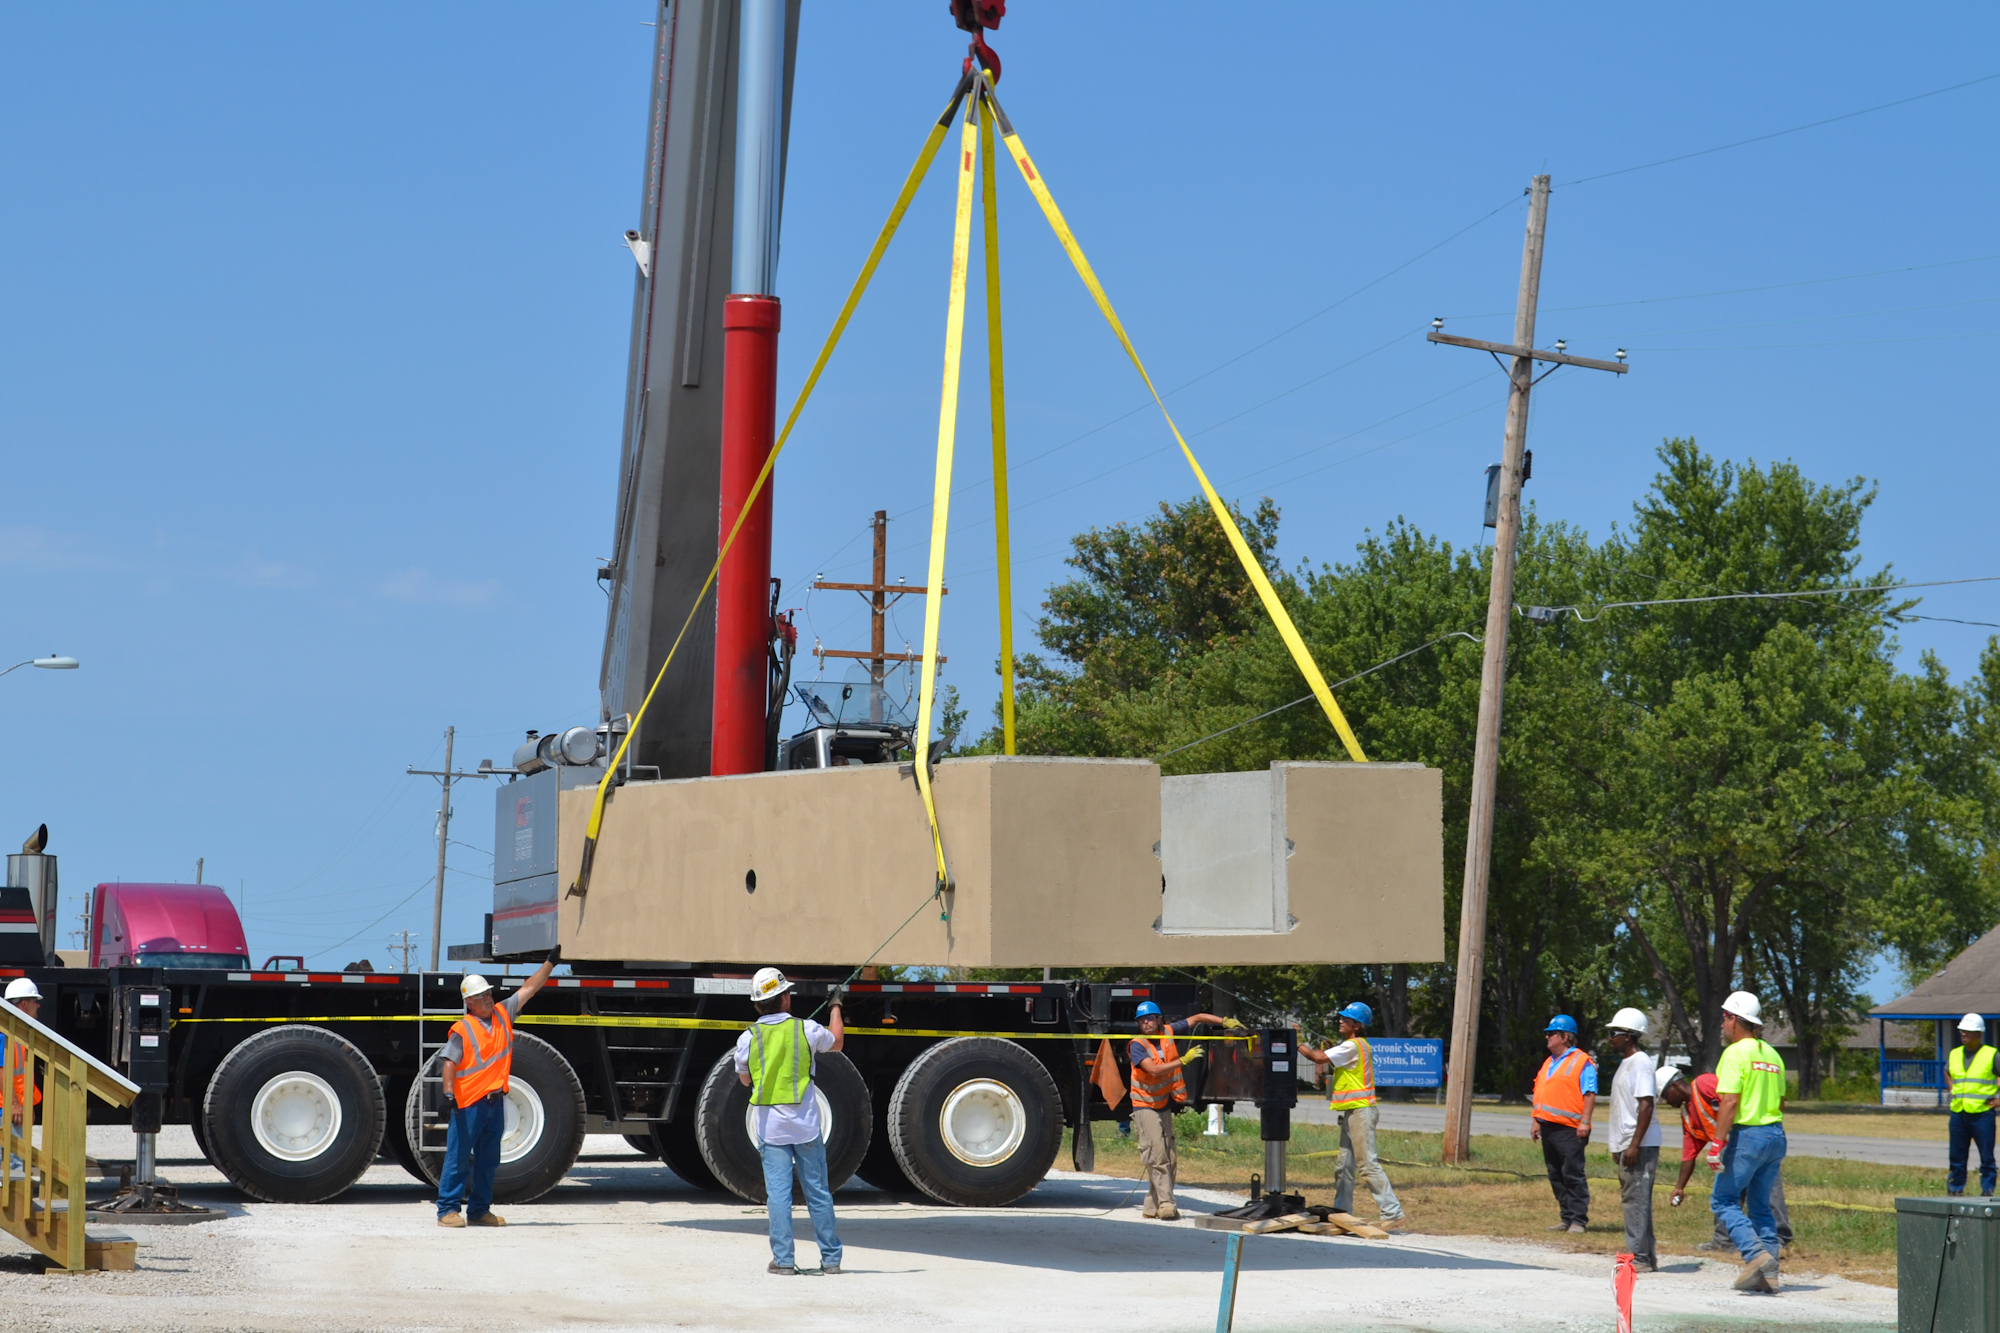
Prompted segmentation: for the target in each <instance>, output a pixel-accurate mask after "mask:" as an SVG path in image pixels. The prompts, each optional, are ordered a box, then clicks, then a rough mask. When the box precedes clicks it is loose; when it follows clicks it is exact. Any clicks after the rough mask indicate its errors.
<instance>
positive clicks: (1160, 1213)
mask: <svg viewBox="0 0 2000 1333" xmlns="http://www.w3.org/2000/svg"><path fill="white" fill-rule="evenodd" d="M1138 1019H1139V1035H1138V1036H1137V1037H1134V1038H1133V1039H1132V1041H1131V1042H1130V1044H1129V1045H1128V1046H1127V1047H1126V1051H1125V1054H1126V1059H1127V1060H1128V1061H1129V1062H1130V1064H1131V1066H1132V1126H1133V1128H1135V1129H1137V1130H1138V1131H1139V1164H1140V1165H1141V1166H1143V1167H1144V1168H1145V1169H1146V1204H1145V1207H1144V1208H1143V1209H1142V1210H1141V1211H1142V1212H1143V1214H1144V1215H1145V1216H1147V1217H1157V1218H1159V1219H1160V1220H1161V1221H1162V1222H1172V1221H1175V1220H1177V1219H1178V1218H1179V1217H1180V1215H1181V1213H1180V1209H1179V1208H1178V1207H1177V1206H1176V1205H1175V1203H1174V1176H1175V1174H1176V1172H1177V1170H1178V1168H1179V1163H1180V1154H1179V1151H1178V1149H1177V1147H1176V1145H1175V1143H1174V1111H1175V1110H1176V1109H1177V1107H1178V1106H1179V1105H1180V1104H1181V1103H1184V1102H1186V1101H1187V1082H1186V1080H1185V1079H1183V1078H1182V1077H1181V1070H1182V1069H1183V1068H1184V1067H1185V1066H1186V1065H1187V1063H1188V1062H1189V1061H1191V1060H1199V1059H1200V1058H1201V1055H1202V1050H1201V1047H1199V1046H1190V1047H1188V1048H1187V1049H1186V1050H1185V1051H1183V1050H1181V1049H1180V1048H1179V1047H1177V1046H1176V1045H1175V1044H1174V1037H1175V1036H1176V1035H1179V1036H1183V1037H1184V1036H1186V1035H1188V1034H1189V1033H1190V1032H1193V1031H1194V1025H1195V1024H1196V1023H1218V1024H1220V1025H1222V1026H1223V1027H1226V1028H1240V1027H1242V1026H1243V1025H1242V1024H1241V1023H1239V1022H1237V1021H1236V1020H1235V1019H1233V1018H1219V1017H1217V1016H1216V1015H1214V1014H1190V1015H1188V1016H1187V1017H1186V1018H1184V1019H1181V1020H1180V1021H1179V1022H1175V1023H1169V1022H1167V1020H1166V1015H1164V1014H1162V1013H1161V1012H1160V1006H1159V1005H1157V1004H1154V1003H1153V1002H1152V1001H1151V1000H1143V1001H1141V1002H1140V1004H1139V1011H1138Z"/></svg>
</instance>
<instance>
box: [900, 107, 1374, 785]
mask: <svg viewBox="0 0 2000 1333" xmlns="http://www.w3.org/2000/svg"><path fill="white" fill-rule="evenodd" d="M980 100H981V101H982V103H985V104H990V105H991V106H992V108H993V114H994V115H995V116H996V117H998V119H999V122H1000V134H1001V137H1002V138H1004V139H1005V140H1006V143H1007V151H1008V152H1009V153H1012V154H1013V156H1014V165H1015V166H1017V167H1019V168H1020V169H1021V179H1023V180H1025V181H1026V182H1027V183H1028V189H1029V190H1030V191H1031V192H1033V194H1034V196H1035V201H1036V202H1037V203H1039V204H1040V205H1041V206H1042V213H1043V215H1044V216H1045V217H1047V218H1048V220H1049V225H1050V226H1051V227H1053V228H1054V229H1055V233H1056V239H1057V240H1059V241H1061V242H1062V247H1063V249H1064V250H1066V251H1068V252H1069V258H1070V263H1072V264H1073V265H1075V266H1076V272H1077V276H1078V277H1080V278H1082V279H1083V285H1084V286H1085V287H1088V288H1089V289H1090V294H1091V296H1092V297H1093V298H1095V299H1096V301H1097V308H1098V309H1099V310H1101V311H1103V312H1104V318H1105V321H1106V322H1107V323H1109V324H1110V325H1111V331H1112V332H1113V333H1115V334H1117V335H1118V341H1119V343H1120V344H1121V345H1122V346H1123V347H1124V348H1125V355H1126V356H1128V357H1130V358H1131V360H1132V367H1133V369H1135V370H1137V371H1138V372H1139V378H1140V379H1142V380H1144V381H1145V382H1146V391H1147V392H1148V393H1150V394H1152V395H1153V402H1154V404H1155V405H1156V406H1157V407H1158V408H1159V409H1160V415H1161V416H1162V417H1164V418H1166V422H1167V429H1168V430H1171V431H1172V432H1173V433H1174V442H1175V443H1176V444H1178V445H1180V447H1181V454H1182V455H1183V456H1184V457H1185V458H1186V459H1187V464H1188V466H1189V467H1190V468H1192V469H1194V477H1195V480H1196V481H1198V482H1200V483H1201V490H1202V494H1203V495H1205V496H1207V497H1208V507H1209V508H1210V509H1212V510H1214V511H1215V517H1216V519H1217V521H1219V522H1220V523H1221V524H1222V530H1223V532H1224V533H1226V534H1227V535H1228V537H1229V544H1230V546H1232V547H1234V548H1235V550H1236V558H1237V559H1238V560H1239V561H1241V562H1242V564H1243V571H1244V573H1246V574H1248V575H1249V576H1250V582H1251V584H1252V586H1254V587H1255V588H1256V589H1257V596H1258V598H1259V599H1261V600H1262V601H1263V603H1264V610H1265V612H1266V613H1267V614H1268V615H1269V616H1270V617H1271V622H1272V623H1273V624H1275V625H1276V626H1277V627H1278V634H1279V636H1280V637H1281V638H1283V639H1284V641H1285V647H1286V648H1288V649H1290V650H1291V654H1292V660H1293V661H1294V662H1296V663H1298V667H1299V671H1300V673H1301V674H1302V675H1304V676H1305V678H1306V683H1307V684H1308V685H1309V686H1311V687H1312V692H1313V696H1314V697H1315V698H1317V699H1318V700H1319V705H1320V707H1321V708H1323V709H1325V710H1326V716H1327V720H1328V721H1329V722H1331V723H1333V729H1334V731H1335V732H1337V733H1338V734H1339V736H1340V743H1341V744H1342V745H1344V746H1346V747H1347V756H1348V758H1350V759H1352V760H1354V762H1355V763H1357V764H1361V763H1366V762H1368V756H1367V755H1365V754H1363V753H1362V752H1361V742H1360V741H1358V740H1356V739H1355V737H1354V729H1353V728H1352V727H1350V726H1348V725H1347V717H1346V715H1345V714H1343V713H1342V712H1341V711H1340V705H1339V704H1338V703H1335V702H1334V698H1333V691H1332V690H1330V689H1328V688H1327V684H1326V677H1324V676H1322V675H1321V674H1320V670H1319V666H1318V664H1317V663H1315V662H1314V661H1313V659H1312V653H1311V652H1310V651H1309V650H1308V649H1307V648H1306V642H1305V640H1304V639H1303V638H1301V637H1300V636H1299V631H1298V627H1297V626H1296V625H1294V624H1293V623H1292V617H1291V615H1290V614H1289V613H1287V612H1286V610H1285V605H1284V603H1283V602H1281V601H1279V600H1278V591H1277V589H1275V588H1273V587H1272V586H1271V580H1270V579H1269V578H1268V577H1267V576H1266V575H1265V573H1264V567H1263V565H1261V564H1260V563H1258V561H1257V557H1256V556H1255V555H1253V554H1252V553H1251V551H1250V544H1249V543H1248V542H1246V541H1244V540H1243V533H1242V530H1241V529H1239V528H1238V527H1237V526H1236V520H1235V519H1234V518H1232V517H1231V516H1230V513H1229V506H1228V505H1226V504H1224V503H1223V502H1222V497H1221V496H1220V495H1217V494H1216V493H1215V487H1214V486H1212V485H1210V484H1209V480H1208V474H1207V473H1205V472H1203V471H1202V469H1201V464H1200V463H1198V462H1196V461H1195V456H1194V450H1192V449H1190V448H1188V443H1187V441H1186V440H1185V439H1183V438H1181V430H1180V427H1179V426H1176V425H1175V424H1174V418H1173V414H1172V413H1170V412H1168V411H1167V405H1166V403H1164V402H1162V401H1161V399H1160V391H1159V390H1158V389H1157V388H1155V387H1153V377H1152V376H1151V375H1149V374H1147V373H1146V366H1145V363H1144V362H1142V361H1141V360H1140V359H1139V352H1138V349H1137V348H1135V347H1133V346H1132V340H1131V339H1130V338H1129V337H1127V336H1126V335H1125V326H1124V325H1123V324H1121V323H1119V321H1118V312H1117V311H1115V310H1113V309H1112V308H1111V299H1110V298H1109V297H1107V296H1106V295H1105V294H1104V288H1103V287H1102V286H1101V285H1100V284H1099V283H1098V281H1097V274H1096V273H1094V272H1092V271H1091V267H1090V261H1089V260H1088V259H1085V258H1084V257H1083V249H1082V247H1080V246H1079V245H1078V244H1077V243H1076V237H1075V236H1074V235H1073V234H1071V232H1070V229H1069V224H1068V223H1067V222H1065V221H1063V215H1062V210H1061V209H1059V208H1057V207H1056V201H1055V199H1054V198H1053V197H1052V196H1051V195H1050V194H1049V188H1048V186H1047V185H1046V184H1044V183H1043V181H1042V177H1041V173H1040V172H1038V171H1036V170H1035V165H1034V163H1033V162H1031V161H1030V160H1029V158H1028V150H1027V149H1026V148H1023V147H1022V146H1021V136H1020V135H1019V134H1017V133H1015V131H1014V126H1013V124H1012V123H1011V122H1010V121H1009V120H1008V119H1007V113H1006V112H1005V111H1003V110H1001V109H1000V100H999V99H998V98H997V97H995V96H994V95H993V91H992V89H991V88H988V89H986V90H984V93H983V95H982V97H981V99H980ZM1003 569H1004V566H1003ZM933 600H935V599H933Z"/></svg>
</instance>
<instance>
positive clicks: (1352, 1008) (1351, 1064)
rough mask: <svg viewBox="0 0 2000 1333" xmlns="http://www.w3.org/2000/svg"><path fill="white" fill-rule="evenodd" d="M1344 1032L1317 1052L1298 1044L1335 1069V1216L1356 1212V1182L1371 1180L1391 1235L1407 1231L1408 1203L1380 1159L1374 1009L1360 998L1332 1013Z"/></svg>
mask: <svg viewBox="0 0 2000 1333" xmlns="http://www.w3.org/2000/svg"><path fill="white" fill-rule="evenodd" d="M1333 1021H1334V1024H1335V1026H1337V1027H1338V1028H1339V1029H1340V1044H1339V1045H1337V1046H1331V1047H1328V1048H1327V1049H1326V1050H1315V1049H1314V1048H1313V1047H1311V1046H1308V1045H1306V1044H1305V1043H1304V1042H1300V1043H1299V1054H1300V1055H1303V1056H1304V1057H1306V1059H1308V1060H1311V1061H1312V1062H1313V1063H1314V1064H1316V1065H1318V1066H1319V1068H1320V1072H1321V1073H1322V1074H1325V1073H1326V1072H1327V1071H1328V1070H1331V1071H1332V1077H1331V1079H1330V1080H1329V1082H1328V1084H1327V1094H1326V1105H1327V1109H1328V1110H1330V1111H1332V1112H1333V1113H1334V1114H1335V1115H1337V1116H1339V1117H1340V1167H1339V1169H1338V1171H1337V1172H1336V1173H1335V1175H1334V1178H1333V1179H1334V1186H1333V1207H1334V1210H1335V1211H1336V1212H1342V1213H1347V1212H1352V1211H1353V1210H1354V1180H1355V1177H1356V1176H1357V1175H1359V1176H1360V1178H1361V1179H1363V1180H1365V1181H1367V1182H1368V1192H1369V1193H1370V1194H1372V1195H1374V1196H1375V1207H1376V1209H1377V1210H1378V1211H1379V1212H1380V1213H1381V1214H1382V1226H1383V1228H1384V1229H1385V1230H1388V1231H1401V1230H1402V1229H1403V1225H1404V1220H1403V1205H1402V1202H1401V1201H1400V1200H1398V1199H1397V1198H1396V1191H1395V1190H1394V1189H1392V1188H1391V1187H1390V1185H1389V1173H1388V1172H1386V1171H1384V1170H1383V1169H1382V1163H1381V1161H1380V1159H1378V1158H1377V1157H1376V1156H1375V1124H1376V1118H1377V1116H1378V1115H1379V1114H1380V1113H1379V1112H1378V1111H1376V1109H1375V1049H1374V1048H1373V1047H1372V1046H1370V1045H1369V1044H1368V1028H1369V1025H1370V1024H1372V1023H1373V1022H1374V1021H1375V1011H1374V1010H1373V1009H1370V1008H1369V1007H1368V1006H1367V1005H1365V1004H1363V1003H1362V1002H1361V1001H1359V1000H1356V1001H1355V1002H1354V1003H1353V1004H1350V1005H1348V1006H1347V1007H1346V1008H1345V1009H1342V1010H1341V1011H1340V1012H1339V1013H1337V1014H1335V1015H1333Z"/></svg>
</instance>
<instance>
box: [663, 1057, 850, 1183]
mask: <svg viewBox="0 0 2000 1333" xmlns="http://www.w3.org/2000/svg"><path fill="white" fill-rule="evenodd" d="M813 1087H814V1089H815V1090H816V1092H817V1093H818V1094H819V1096H820V1098H821V1100H820V1106H819V1110H820V1132H821V1133H822V1134H824V1135H825V1136H826V1183H827V1188H828V1189H830V1190H837V1189H839V1188H840V1187H841V1186H842V1185H845V1184H846V1183H847V1182H848V1180H850V1179H851V1178H852V1177H853V1175H854V1170H855V1168H856V1167H858V1166H860V1165H861V1159H862V1158H863V1157H865V1156H867V1155H868V1138H869V1132H870V1131H871V1130H872V1129H873V1127H874V1125H873V1121H874V1116H873V1115H872V1114H871V1113H870V1111H869V1107H868V1085H867V1083H865V1082H863V1081H862V1078H861V1071H860V1070H858V1069H856V1068H855V1067H854V1064H853V1062H852V1061H850V1060H849V1059H848V1058H847V1057H846V1056H844V1055H842V1054H840V1053H839V1052H838V1051H828V1052H826V1053H824V1054H822V1055H818V1056H815V1057H814V1062H813ZM695 1134H696V1139H697V1141H698V1142H699V1143H700V1145H701V1157H702V1161H704V1162H705V1163H707V1164H708V1169H709V1170H710V1171H711V1172H713V1173H714V1175H715V1179H716V1182H717V1183H718V1184H720V1185H721V1186H722V1188H724V1189H726V1190H728V1191H729V1192H730V1193H731V1194H734V1195H735V1196H736V1197H737V1198H739V1199H744V1200H747V1201H748V1202H750V1203H762V1202H764V1159H763V1158H762V1157H760V1156H759V1155H758V1152H757V1145H756V1143H755V1142H753V1141H752V1139H751V1137H750V1089H748V1088H746V1087H744V1086H743V1084H742V1082H741V1081H739V1080H738V1079H737V1077H736V1056H735V1053H734V1052H724V1054H723V1056H722V1058H721V1059H720V1060H717V1061H716V1062H715V1067H714V1068H712V1069H710V1070H709V1071H708V1077H707V1078H706V1079H705V1080H703V1082H702V1085H701V1100H700V1101H699V1102H697V1103H696V1105H695ZM794 1197H795V1198H799V1199H803V1198H804V1195H803V1194H799V1193H797V1191H796V1186H795V1188H794Z"/></svg>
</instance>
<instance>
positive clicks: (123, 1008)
mask: <svg viewBox="0 0 2000 1333" xmlns="http://www.w3.org/2000/svg"><path fill="white" fill-rule="evenodd" d="M141 975H144V974H141ZM112 976H113V977H114V979H116V978H117V976H118V974H117V973H116V972H113V973H112ZM113 994H114V995H115V996H116V997H117V1007H116V1008H115V1009H114V1010H113V1015H114V1017H115V1019H116V1021H117V1029H116V1031H115V1033H114V1034H113V1049H114V1050H115V1051H116V1052H117V1056H118V1059H119V1061H120V1062H121V1063H122V1064H124V1066H125V1070H126V1076H127V1077H128V1078H130V1079H131V1080H132V1081H133V1082H134V1083H137V1084H138V1085H139V1087H140V1088H141V1090H142V1091H141V1092H140V1093H139V1096H138V1097H137V1099H135V1100H134V1101H133V1103H132V1135H133V1138H134V1139H135V1140H136V1141H137V1142H136V1145H135V1151H134V1154H133V1158H134V1160H133V1162H132V1165H130V1166H121V1167H120V1168H119V1172H118V1174H119V1185H118V1192H117V1193H116V1194H114V1195H112V1196H111V1197H110V1198H109V1199H106V1200H105V1201H104V1202H103V1203H100V1204H93V1205H92V1206H91V1209H90V1212H89V1217H90V1220H92V1221H102V1222H109V1221H114V1220H117V1219H120V1218H123V1219H125V1220H127V1221H142V1220H143V1221H145V1222H146V1223H148V1224H150V1225H159V1224H162V1223H173V1222H209V1221H215V1220H218V1219H220V1218H224V1217H227V1216H229V1214H227V1213H224V1212H221V1211H218V1210H217V1209H214V1208H197V1207H196V1206H195V1205H193V1204H190V1203H182V1202H181V1201H180V1196H179V1194H178V1193H177V1192H176V1191H175V1189H174V1187H173V1186H172V1185H169V1184H168V1183H167V1182H166V1181H164V1180H161V1179H160V1178H159V1172H158V1171H157V1170H156V1169H155V1167H156V1164H157V1159H158V1155H159V1137H160V1125H161V1123H162V1121H163V1120H164V1119H165V1111H166V1087H167V1073H168V1070H167V1030H168V1026H169V1023H168V1018H167V1009H168V1006H169V1005H171V1004H172V1003H173V994H172V992H171V991H168V990H167V989H165V988H164V987H161V986H157V985H149V984H144V983H141V984H139V985H120V984H118V982H117V980H114V983H113Z"/></svg>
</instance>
